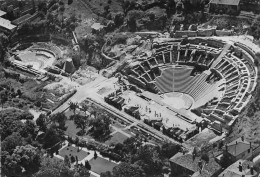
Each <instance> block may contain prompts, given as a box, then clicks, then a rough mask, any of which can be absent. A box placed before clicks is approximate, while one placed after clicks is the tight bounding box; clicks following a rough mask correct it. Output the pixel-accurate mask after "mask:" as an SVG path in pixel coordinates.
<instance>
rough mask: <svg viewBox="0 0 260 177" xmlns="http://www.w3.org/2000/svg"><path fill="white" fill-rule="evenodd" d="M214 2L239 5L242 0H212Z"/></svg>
mask: <svg viewBox="0 0 260 177" xmlns="http://www.w3.org/2000/svg"><path fill="white" fill-rule="evenodd" d="M210 3H212V4H223V5H235V6H237V5H239V3H240V0H211V1H210Z"/></svg>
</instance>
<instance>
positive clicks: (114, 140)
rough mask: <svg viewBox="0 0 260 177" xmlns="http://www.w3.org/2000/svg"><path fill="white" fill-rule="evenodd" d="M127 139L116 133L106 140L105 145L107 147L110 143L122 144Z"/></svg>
mask: <svg viewBox="0 0 260 177" xmlns="http://www.w3.org/2000/svg"><path fill="white" fill-rule="evenodd" d="M127 138H128V137H127V136H125V135H124V134H122V133H120V132H117V133H115V134H114V135H113V136H112V137H111V138H110V139H109V140H107V141H106V142H105V143H106V144H107V145H110V144H111V143H115V144H117V143H123V142H124V141H125V140H126V139H127Z"/></svg>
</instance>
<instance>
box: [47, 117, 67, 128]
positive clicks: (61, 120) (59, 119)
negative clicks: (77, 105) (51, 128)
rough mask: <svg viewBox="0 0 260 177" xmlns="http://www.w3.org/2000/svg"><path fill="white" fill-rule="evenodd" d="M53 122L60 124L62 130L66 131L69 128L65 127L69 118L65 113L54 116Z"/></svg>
mask: <svg viewBox="0 0 260 177" xmlns="http://www.w3.org/2000/svg"><path fill="white" fill-rule="evenodd" d="M51 120H52V121H53V123H58V124H59V128H60V129H62V130H64V131H65V130H66V129H67V127H66V126H65V125H66V120H67V117H66V115H65V114H64V113H57V114H54V115H52V116H51Z"/></svg>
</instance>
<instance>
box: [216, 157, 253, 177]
mask: <svg viewBox="0 0 260 177" xmlns="http://www.w3.org/2000/svg"><path fill="white" fill-rule="evenodd" d="M253 165H254V164H253V162H250V161H247V160H238V161H236V162H235V163H233V164H232V165H230V166H229V167H228V168H226V169H225V170H224V171H223V172H222V173H221V174H220V175H219V176H218V177H256V176H257V175H258V174H257V172H256V171H255V170H254V168H253Z"/></svg>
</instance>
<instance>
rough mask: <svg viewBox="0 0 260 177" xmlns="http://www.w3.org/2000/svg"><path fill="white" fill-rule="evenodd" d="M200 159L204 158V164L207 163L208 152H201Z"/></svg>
mask: <svg viewBox="0 0 260 177" xmlns="http://www.w3.org/2000/svg"><path fill="white" fill-rule="evenodd" d="M201 159H202V160H204V161H205V163H206V164H208V163H209V156H208V154H206V153H203V154H202V155H201Z"/></svg>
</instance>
